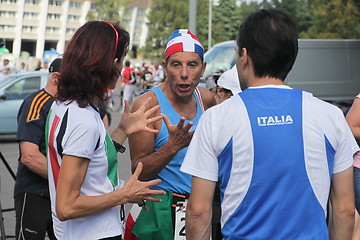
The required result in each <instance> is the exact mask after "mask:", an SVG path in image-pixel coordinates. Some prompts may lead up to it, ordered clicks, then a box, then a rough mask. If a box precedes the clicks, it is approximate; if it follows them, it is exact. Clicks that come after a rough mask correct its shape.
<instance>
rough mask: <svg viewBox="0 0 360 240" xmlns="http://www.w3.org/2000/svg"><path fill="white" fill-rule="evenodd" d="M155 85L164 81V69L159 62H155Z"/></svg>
mask: <svg viewBox="0 0 360 240" xmlns="http://www.w3.org/2000/svg"><path fill="white" fill-rule="evenodd" d="M153 79H154V86H158V85H160V84H161V83H162V82H163V81H164V70H163V69H162V67H161V66H160V65H159V64H155V72H154V74H153Z"/></svg>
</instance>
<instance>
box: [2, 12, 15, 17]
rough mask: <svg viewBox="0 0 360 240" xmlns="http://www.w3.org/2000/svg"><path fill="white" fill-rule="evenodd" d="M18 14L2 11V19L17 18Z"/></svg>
mask: <svg viewBox="0 0 360 240" xmlns="http://www.w3.org/2000/svg"><path fill="white" fill-rule="evenodd" d="M15 15H16V13H15V12H12V11H0V17H5V18H11V17H15Z"/></svg>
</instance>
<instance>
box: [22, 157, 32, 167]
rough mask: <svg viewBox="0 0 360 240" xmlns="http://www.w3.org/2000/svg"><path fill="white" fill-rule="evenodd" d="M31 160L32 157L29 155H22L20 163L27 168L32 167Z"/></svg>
mask: <svg viewBox="0 0 360 240" xmlns="http://www.w3.org/2000/svg"><path fill="white" fill-rule="evenodd" d="M30 159H31V156H29V155H22V156H21V158H20V161H21V163H22V164H24V165H25V166H29V165H30Z"/></svg>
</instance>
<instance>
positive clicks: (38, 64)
mask: <svg viewBox="0 0 360 240" xmlns="http://www.w3.org/2000/svg"><path fill="white" fill-rule="evenodd" d="M34 70H35V71H40V70H41V61H38V63H37V65H36V67H35V69H34Z"/></svg>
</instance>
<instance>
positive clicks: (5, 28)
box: [0, 25, 15, 32]
mask: <svg viewBox="0 0 360 240" xmlns="http://www.w3.org/2000/svg"><path fill="white" fill-rule="evenodd" d="M0 31H2V32H13V31H15V26H14V25H0Z"/></svg>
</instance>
